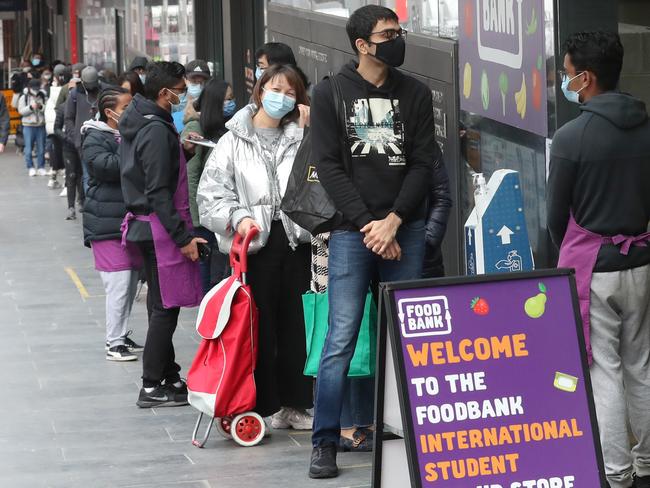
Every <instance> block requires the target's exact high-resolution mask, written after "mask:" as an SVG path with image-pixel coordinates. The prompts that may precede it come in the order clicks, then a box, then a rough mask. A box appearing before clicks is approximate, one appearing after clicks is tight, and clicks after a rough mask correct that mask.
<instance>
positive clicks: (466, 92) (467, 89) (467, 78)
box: [463, 63, 472, 98]
mask: <svg viewBox="0 0 650 488" xmlns="http://www.w3.org/2000/svg"><path fill="white" fill-rule="evenodd" d="M471 94H472V65H471V64H469V63H465V72H464V74H463V96H464V97H465V98H469V97H470V95H471Z"/></svg>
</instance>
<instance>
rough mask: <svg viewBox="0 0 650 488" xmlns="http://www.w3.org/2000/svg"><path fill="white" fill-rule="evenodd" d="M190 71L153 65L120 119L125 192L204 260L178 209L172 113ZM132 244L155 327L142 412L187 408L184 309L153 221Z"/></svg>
mask: <svg viewBox="0 0 650 488" xmlns="http://www.w3.org/2000/svg"><path fill="white" fill-rule="evenodd" d="M184 77H185V68H183V65H181V64H179V63H175V62H171V63H170V62H164V61H163V62H158V63H152V64H151V65H150V66H149V68H148V72H147V82H146V83H145V85H144V90H145V97H143V96H142V95H140V94H136V96H135V97H134V98H133V100H132V102H131V104H130V105H129V107H128V108H127V109H126V110H125V111H124V113H123V115H122V117H121V118H120V124H119V129H120V134H121V135H122V144H121V146H120V154H121V161H122V165H121V168H120V172H121V182H122V193H123V194H124V201H125V203H126V208H127V210H128V211H129V212H132V213H133V214H135V215H143V216H146V215H149V214H152V213H155V214H156V215H157V216H158V219H159V220H160V223H161V224H162V226H163V227H164V229H165V231H166V232H167V233H168V234H169V236H170V237H171V239H172V240H173V241H174V243H175V244H176V246H178V248H179V249H180V251H181V253H182V254H183V255H184V256H185V257H186V258H189V259H191V260H192V261H196V260H197V259H198V257H199V255H198V249H197V244H198V243H200V242H205V241H204V240H203V239H199V238H195V237H193V236H192V235H191V234H190V231H189V230H188V228H187V227H186V225H185V222H184V221H183V219H182V218H181V216H180V215H179V213H178V212H177V210H176V207H175V206H174V202H173V196H174V193H175V192H176V187H177V185H178V172H179V165H180V145H179V141H178V133H177V132H176V129H175V128H174V124H173V121H172V116H171V112H172V110H173V108H174V107H178V105H179V102H180V98H181V96H182V94H183V93H185V90H186V88H185V78H184ZM127 239H128V240H129V241H131V242H135V243H136V244H137V245H138V246H139V248H140V250H141V252H142V255H143V258H144V268H145V275H146V279H147V286H148V289H149V291H148V295H147V309H148V312H149V328H148V331H147V339H146V342H145V346H144V354H143V357H142V367H143V374H142V389H141V390H140V396H139V398H138V401H137V405H138V406H140V407H157V406H168V405H184V404H187V386H186V385H185V383H184V382H183V381H182V380H181V377H180V374H179V372H180V369H181V368H180V366H179V365H178V364H177V363H176V361H175V355H174V345H173V342H172V339H173V335H174V331H175V330H176V325H177V322H178V314H179V312H180V308H178V307H174V308H165V307H164V306H163V303H162V297H161V293H160V283H159V273H158V264H157V258H156V250H155V247H154V243H153V234H152V231H151V225H150V224H149V222H144V221H139V220H132V221H131V222H130V224H129V231H128V234H127Z"/></svg>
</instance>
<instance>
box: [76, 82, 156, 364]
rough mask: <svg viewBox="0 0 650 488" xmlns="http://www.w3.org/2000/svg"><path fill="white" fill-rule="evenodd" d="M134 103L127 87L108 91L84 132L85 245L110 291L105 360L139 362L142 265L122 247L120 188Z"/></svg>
mask: <svg viewBox="0 0 650 488" xmlns="http://www.w3.org/2000/svg"><path fill="white" fill-rule="evenodd" d="M130 102H131V95H130V94H129V93H128V92H127V91H126V90H124V89H123V88H117V87H115V88H113V87H111V88H107V89H105V90H103V91H102V92H101V93H100V96H99V99H98V108H99V114H98V115H99V120H89V121H87V122H86V123H84V125H83V126H82V128H81V133H82V138H83V143H82V154H83V159H84V161H87V163H88V173H89V174H88V176H89V187H88V193H87V196H86V202H85V205H84V213H83V229H84V243H85V244H86V245H87V246H89V247H91V248H92V251H93V256H94V258H95V269H96V270H97V271H99V274H100V276H101V279H102V283H103V284H104V289H105V291H106V359H107V360H109V361H135V360H136V359H138V357H137V355H136V354H135V353H136V352H141V351H142V349H143V348H142V346H140V345H138V344H136V343H135V342H134V341H133V340H132V339H131V338H129V337H128V336H129V334H130V333H131V331H127V326H128V320H129V316H130V315H131V307H132V306H133V300H134V298H135V292H136V287H137V284H138V271H137V270H138V269H139V268H140V263H139V261H138V260H137V259H134V255H133V254H131V253H129V252H128V250H127V249H123V248H122V245H121V232H120V224H121V222H122V218H123V216H124V213H125V212H126V207H125V205H124V197H123V196H122V188H121V187H120V156H119V154H118V149H119V144H120V133H119V131H118V130H117V123H118V121H119V119H120V115H121V114H122V112H124V110H125V109H126V107H127V106H128V105H129V103H130Z"/></svg>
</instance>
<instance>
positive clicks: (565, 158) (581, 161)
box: [547, 92, 650, 272]
mask: <svg viewBox="0 0 650 488" xmlns="http://www.w3.org/2000/svg"><path fill="white" fill-rule="evenodd" d="M580 110H581V112H582V113H581V114H580V116H579V117H577V118H576V119H574V120H572V121H571V122H568V123H567V124H566V125H564V126H563V127H562V128H560V129H559V130H558V131H557V133H556V134H555V137H554V138H553V146H552V148H551V163H550V175H549V180H548V186H547V211H548V229H549V231H550V233H551V238H552V239H553V242H554V243H555V245H556V246H558V247H559V246H560V245H561V243H562V239H563V238H564V234H565V232H566V228H567V224H568V221H569V215H570V213H571V212H572V213H573V215H574V217H575V219H576V222H577V223H578V224H579V225H581V226H582V227H584V228H586V229H587V230H590V231H592V232H595V233H597V234H600V235H604V236H615V235H617V234H624V235H638V234H642V233H644V232H646V230H647V227H648V221H650V121H649V120H648V113H647V110H646V106H645V104H644V103H643V102H642V101H641V100H639V99H637V98H634V97H633V96H631V95H627V94H624V93H619V92H607V93H604V94H602V95H599V96H596V97H594V98H592V99H591V100H589V101H588V102H587V103H585V104H583V105H581V106H580ZM648 263H650V247H633V248H632V250H631V251H630V253H629V255H628V256H624V255H622V254H620V249H619V248H617V247H616V246H613V245H608V246H603V247H602V249H601V251H600V253H599V256H598V261H597V263H596V266H595V268H594V271H596V272H608V271H619V270H624V269H630V268H635V267H638V266H643V265H645V264H648Z"/></svg>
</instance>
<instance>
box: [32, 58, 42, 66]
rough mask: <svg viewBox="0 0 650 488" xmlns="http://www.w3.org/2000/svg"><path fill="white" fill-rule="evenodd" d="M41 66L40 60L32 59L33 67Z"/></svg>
mask: <svg viewBox="0 0 650 488" xmlns="http://www.w3.org/2000/svg"><path fill="white" fill-rule="evenodd" d="M39 64H41V60H40V59H36V58H34V59H32V66H38V65H39Z"/></svg>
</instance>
